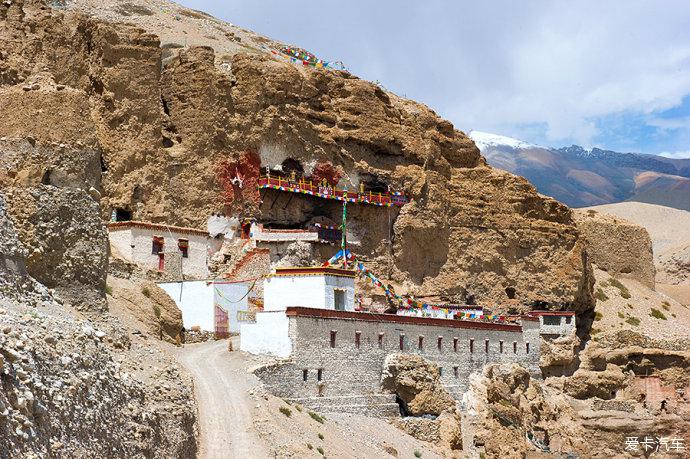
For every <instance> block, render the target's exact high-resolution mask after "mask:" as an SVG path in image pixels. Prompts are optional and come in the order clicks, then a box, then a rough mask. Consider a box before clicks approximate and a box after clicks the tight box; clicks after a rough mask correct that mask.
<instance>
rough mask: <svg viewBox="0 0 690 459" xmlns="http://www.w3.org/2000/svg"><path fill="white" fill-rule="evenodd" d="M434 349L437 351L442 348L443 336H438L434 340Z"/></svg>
mask: <svg viewBox="0 0 690 459" xmlns="http://www.w3.org/2000/svg"><path fill="white" fill-rule="evenodd" d="M436 347H437V348H438V350H439V351H440V350H441V348H443V336H439V337H438V339H437V340H436Z"/></svg>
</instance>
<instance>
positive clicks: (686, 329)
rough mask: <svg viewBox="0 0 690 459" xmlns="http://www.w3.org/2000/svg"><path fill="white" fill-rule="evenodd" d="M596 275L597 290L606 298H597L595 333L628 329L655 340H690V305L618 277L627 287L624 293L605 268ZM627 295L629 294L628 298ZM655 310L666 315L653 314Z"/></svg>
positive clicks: (594, 334) (595, 287)
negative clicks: (597, 314) (660, 316)
mask: <svg viewBox="0 0 690 459" xmlns="http://www.w3.org/2000/svg"><path fill="white" fill-rule="evenodd" d="M595 277H596V280H597V282H596V284H595V286H594V291H595V293H597V294H598V295H600V296H601V295H602V293H603V295H604V296H601V298H604V297H605V298H606V299H604V300H601V299H597V306H596V312H597V313H599V314H600V316H598V318H597V319H596V320H595V321H594V324H593V325H592V329H593V331H594V333H593V336H596V335H597V334H598V333H612V332H616V331H618V330H621V329H625V330H633V331H636V332H638V333H639V332H642V333H643V334H644V335H646V336H649V337H650V338H654V339H660V340H674V339H683V340H690V307H688V306H686V305H684V304H682V303H680V302H678V301H676V300H675V299H674V298H671V297H670V296H668V295H665V294H664V293H662V292H659V291H654V290H652V289H650V288H649V287H646V286H644V285H642V284H640V283H639V282H637V281H634V280H629V279H619V281H620V282H621V284H623V286H624V287H625V288H626V289H627V293H624V291H622V290H621V289H620V288H619V287H616V286H615V285H612V284H611V276H610V275H609V274H607V273H605V272H604V271H601V270H598V269H597V270H595ZM627 295H629V296H630V297H629V298H625V296H627ZM653 309H655V310H657V311H658V312H659V313H661V314H662V315H663V316H662V317H664V318H659V317H654V316H652V310H653ZM657 315H658V314H657ZM638 321H639V322H638Z"/></svg>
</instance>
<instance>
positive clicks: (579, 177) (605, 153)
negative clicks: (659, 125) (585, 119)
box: [469, 131, 690, 210]
mask: <svg viewBox="0 0 690 459" xmlns="http://www.w3.org/2000/svg"><path fill="white" fill-rule="evenodd" d="M469 135H470V137H471V138H472V140H474V142H475V143H476V144H477V147H479V149H480V150H481V152H482V154H483V155H484V157H486V159H487V161H488V162H489V164H491V165H492V166H494V167H497V168H500V169H504V170H507V171H509V172H512V173H514V174H517V175H522V176H523V177H525V178H527V179H528V180H529V181H530V182H532V183H533V184H534V185H535V186H536V187H537V189H538V190H539V192H540V193H542V194H546V195H549V196H552V197H554V198H556V199H558V200H559V201H561V202H564V203H566V204H568V205H569V206H571V207H585V206H592V205H599V204H609V203H614V202H620V201H641V202H648V203H652V204H660V205H664V206H669V207H675V208H678V209H684V210H690V159H670V158H665V157H662V156H655V155H644V154H640V153H619V152H616V151H611V150H603V149H600V148H591V149H585V148H583V147H580V146H578V145H572V146H570V147H564V148H551V147H543V146H538V145H533V144H530V143H528V142H523V141H522V140H519V139H515V138H512V137H506V136H502V135H497V134H491V133H487V132H480V131H471V132H470V134H469Z"/></svg>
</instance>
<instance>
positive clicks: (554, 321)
mask: <svg viewBox="0 0 690 459" xmlns="http://www.w3.org/2000/svg"><path fill="white" fill-rule="evenodd" d="M542 319H543V320H544V325H560V324H561V317H560V316H542Z"/></svg>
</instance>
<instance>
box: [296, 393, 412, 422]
mask: <svg viewBox="0 0 690 459" xmlns="http://www.w3.org/2000/svg"><path fill="white" fill-rule="evenodd" d="M287 400H289V401H290V402H292V403H298V404H300V405H303V406H305V407H306V408H308V409H310V410H313V411H316V412H318V413H324V414H328V413H351V414H363V415H367V416H375V417H382V418H386V417H397V416H400V407H399V406H398V404H397V403H396V402H395V395H394V394H370V395H337V396H331V397H306V398H290V399H287Z"/></svg>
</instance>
